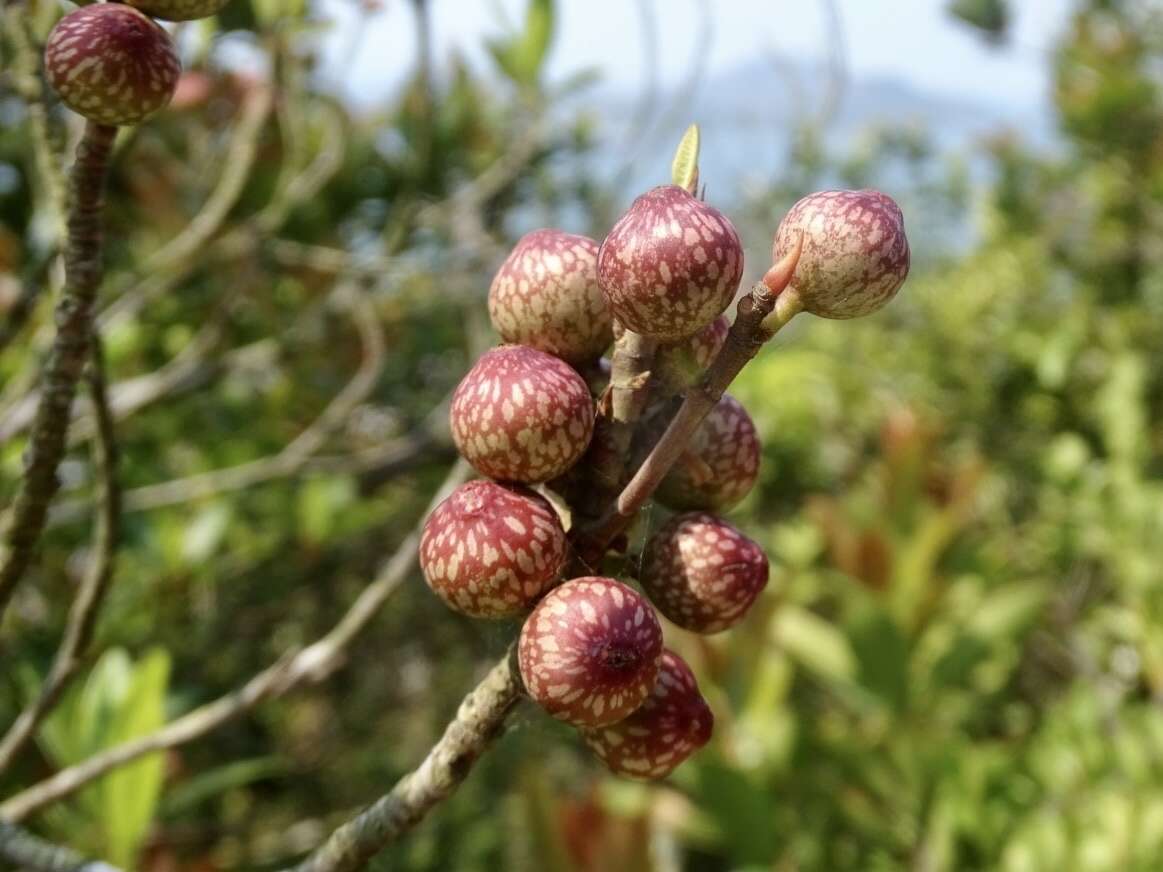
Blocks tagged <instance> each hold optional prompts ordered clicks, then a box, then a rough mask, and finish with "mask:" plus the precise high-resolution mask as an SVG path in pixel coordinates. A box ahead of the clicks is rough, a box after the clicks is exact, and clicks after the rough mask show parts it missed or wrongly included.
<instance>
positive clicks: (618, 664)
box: [517, 576, 662, 727]
mask: <svg viewBox="0 0 1163 872" xmlns="http://www.w3.org/2000/svg"><path fill="white" fill-rule="evenodd" d="M661 656H662V627H661V626H660V625H659V623H658V617H657V615H655V613H654V609H652V608H651V607H650V603H648V602H647V601H646V600H645V599H644V598H643V597H642V595H641V594H639V593H637V592H636V591H635V590H633V589H632V588H630V587H627V586H626V585H624V584H622V583H620V582H617V581H614V579H612V578H601V577H598V576H586V577H584V578H575V579H574V580H572V581H567V582H566V583H565V584H563V585H561V587H558V588H556V589H555V590H553V591H550V593H549V594H547V595H546V597H545V599H543V600H542V601H541V602H539V603H538V604H537V607H536V608H534V609H533V612H532V614H530V615H529V617H528V618H527V619H526V620H525V626H524V627H522V629H521V638H520V641H519V643H518V647H517V662H518V665H519V666H520V669H521V678H522V680H523V681H524V682H525V689H526V690H527V691H528V693H529V696H530V697H532V699H533V701H534V702H536V703H537V704H538V705H540V706H541V707H542V708H543V709H545V710H546V711H547V712H549V714H551V715H553V716H554V717H555V718H558V719H559V720H563V721H567V722H569V723H571V724H573V725H574V726H579V727H600V726H604V725H605V724H612V723H614V722H615V721H620V720H622V718H624V717H626V716H627V715H628V714H630V713H631V712H632V711H634V709H636V708H638V706H640V705H641V704H642V701H643V700H645V699H646V697H647V696H648V695H649V693H650V690H651V688H652V687H654V681H655V679H656V678H657V677H658V663H659V658H660V657H661Z"/></svg>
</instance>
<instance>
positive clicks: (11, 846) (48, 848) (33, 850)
mask: <svg viewBox="0 0 1163 872" xmlns="http://www.w3.org/2000/svg"><path fill="white" fill-rule="evenodd" d="M0 859H3V860H7V861H8V862H9V863H12V864H14V865H15V866H16V867H17V868H18V869H27V870H30V872H120V870H119V869H118V868H117V867H116V866H110V865H109V864H108V863H102V862H101V861H99V860H87V859H85V858H84V857H82V856H81V855H80V854H78V853H76V852H75V851H73V850H71V849H69V848H62V847H61V846H60V845H54V844H52V843H51V842H46V841H45V840H44V839H40V838H37V837H36V836H34V835H32V833H28V832H25V831H24V830H22V829H21V828H20V827H18V826H15V825H13V824H10V823H5V822H4V821H0Z"/></svg>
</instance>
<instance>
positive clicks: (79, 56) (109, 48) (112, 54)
mask: <svg viewBox="0 0 1163 872" xmlns="http://www.w3.org/2000/svg"><path fill="white" fill-rule="evenodd" d="M44 66H45V75H46V76H47V78H48V83H49V85H50V86H51V87H52V89H53V90H54V91H56V93H57V94H59V95H60V98H61V100H63V101H64V103H65V105H66V106H68V107H69V108H70V109H72V110H73V111H74V112H76V113H78V114H79V115H83V116H84V117H85V118H87V119H89V120H90V121H93V122H96V123H97V124H107V125H120V124H137V123H138V122H139V121H144V120H145V119H146V118H148V117H149V116H150V115H152V114H153V113H155V112H157V111H158V110H159V109H162V108H163V107H165V106H166V104H168V103H169V102H170V98H171V97H173V95H174V89H175V88H176V87H177V85H178V77H179V76H180V75H181V72H182V67H181V64H180V63H179V62H178V55H177V53H176V52H175V51H174V44H173V41H172V40H171V39H170V36H169V34H168V33H166V32H165V31H164V30H162V29H161V27H159V26H158V25H157V24H156V23H154V22H153V21H151V20H150V19H149V18H147V17H146V16H145V15H143V14H142V13H140V12H138V11H137V10H136V9H130V8H129V7H128V6H123V5H121V4H119V3H102V4H100V5H97V6H85V7H83V8H81V9H78V10H76V11H75V12H70V13H69V14H68V15H66V16H65V17H64V18H62V19H61V20H60V21H59V22H57V25H56V27H54V28H53V29H52V33H50V34H49V37H48V42H47V44H46V45H45V49H44Z"/></svg>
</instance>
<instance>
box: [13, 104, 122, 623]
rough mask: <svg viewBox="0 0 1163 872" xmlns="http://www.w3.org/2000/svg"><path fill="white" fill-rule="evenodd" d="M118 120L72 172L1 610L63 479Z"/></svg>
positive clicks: (83, 150)
mask: <svg viewBox="0 0 1163 872" xmlns="http://www.w3.org/2000/svg"><path fill="white" fill-rule="evenodd" d="M116 135H117V128H115V127H109V126H107V125H104V124H96V123H94V122H91V121H90V122H86V124H85V132H84V135H83V136H82V138H81V143H80V145H79V146H78V147H77V158H76V161H75V162H74V164H73V169H72V173H71V176H70V195H71V197H72V203H71V208H70V210H69V220H68V242H67V245H66V248H65V287H64V290H63V292H62V294H61V299H60V302H59V303H58V304H57V310H56V318H55V320H56V324H57V335H56V339H55V340H54V341H53V347H52V353H51V355H50V357H49V361H48V364H47V366H46V367H45V373H44V390H43V392H42V394H41V398H40V404H39V406H38V407H37V411H36V419H35V421H34V422H33V426H32V433H31V435H30V438H29V443H28V452H27V456H26V461H25V472H24V476H23V477H22V479H21V482H20V487H19V490H18V491H17V494H16V499H15V500H14V502H13V510H12V519H11V522H10V524H9V526H8V529H7V530H6V531H5V533H4V544H3V546H2V547H0V616H2V615H3V613H4V609H5V607H6V606H7V605H8V601H9V600H10V599H11V598H12V593H13V591H14V590H15V588H16V585H17V584H18V583H19V581H20V579H21V577H22V576H23V575H24V573H25V572H26V571H27V570H28V567H29V565H30V564H31V563H32V558H33V555H34V553H35V550H36V543H37V541H38V540H39V539H40V535H41V533H42V532H43V530H44V524H45V519H46V517H47V515H48V507H49V503H50V502H52V498H53V497H54V496H55V495H56V492H57V489H58V487H59V486H60V482H59V481H58V479H57V467H58V466H59V464H60V462H61V458H62V456H63V455H64V451H65V437H66V436H67V434H68V427H69V420H70V417H71V410H72V405H73V398H74V397H75V396H76V393H77V382H78V381H79V380H80V378H81V373H82V371H83V370H84V367H85V362H86V360H88V357H89V348H90V345H91V336H92V329H93V303H94V301H95V300H96V297H97V291H98V289H99V288H100V286H101V280H102V274H103V265H102V248H103V246H102V242H103V239H102V213H103V210H104V201H105V184H106V179H107V177H108V171H109V155H110V153H111V151H112V148H113V140H114V138H115V137H116Z"/></svg>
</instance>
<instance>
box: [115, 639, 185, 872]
mask: <svg viewBox="0 0 1163 872" xmlns="http://www.w3.org/2000/svg"><path fill="white" fill-rule="evenodd" d="M169 677H170V656H169V654H168V653H167V652H166V651H164V650H162V649H160V648H155V649H153V650H152V651H150V652H149V653H148V654H146V656H145V657H144V658H142V660H141V661H140V662H139V663H138V664H137V668H136V669H135V670H134V674H133V680H132V684H131V685H130V687H129V688H128V692H127V693H126V695H125V699H124V702H123V704H122V705H121V706H120V709H119V711H118V712H117V717H116V719H115V721H114V723H113V725H112V729H111V730H110V732H109V744H117V743H121V742H124V741H127V740H129V739H134V738H137V737H139V736H143V735H146V734H148V733H152V732H153V731H155V730H157V729H159V728H160V727H161V726H162V725H163V724H165V700H166V689H167V687H168V686H169ZM164 762H165V761H164V758H163V756H162V755H161V754H160V753H157V754H150V755H147V756H145V757H142V758H141V759H140V760H138V761H136V762H135V763H132V764H130V765H128V766H125V767H122V768H121V769H118V770H116V771H115V772H112V773H111V774H109V775H108V776H106V777H105V778H104V779H103V781H102V790H103V793H104V799H105V809H104V812H105V839H106V850H107V854H108V858H109V860H110V861H111V862H112V863H114V864H115V865H118V866H122V867H125V868H134V867H136V865H137V863H136V860H137V855H138V853H139V852H140V850H141V847H142V845H143V843H144V842H145V838H146V836H147V835H148V834H149V829H150V825H151V824H152V823H153V818H154V813H155V811H156V810H157V804H158V799H159V797H160V796H161V788H162V778H163V776H164V774H165V773H164Z"/></svg>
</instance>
